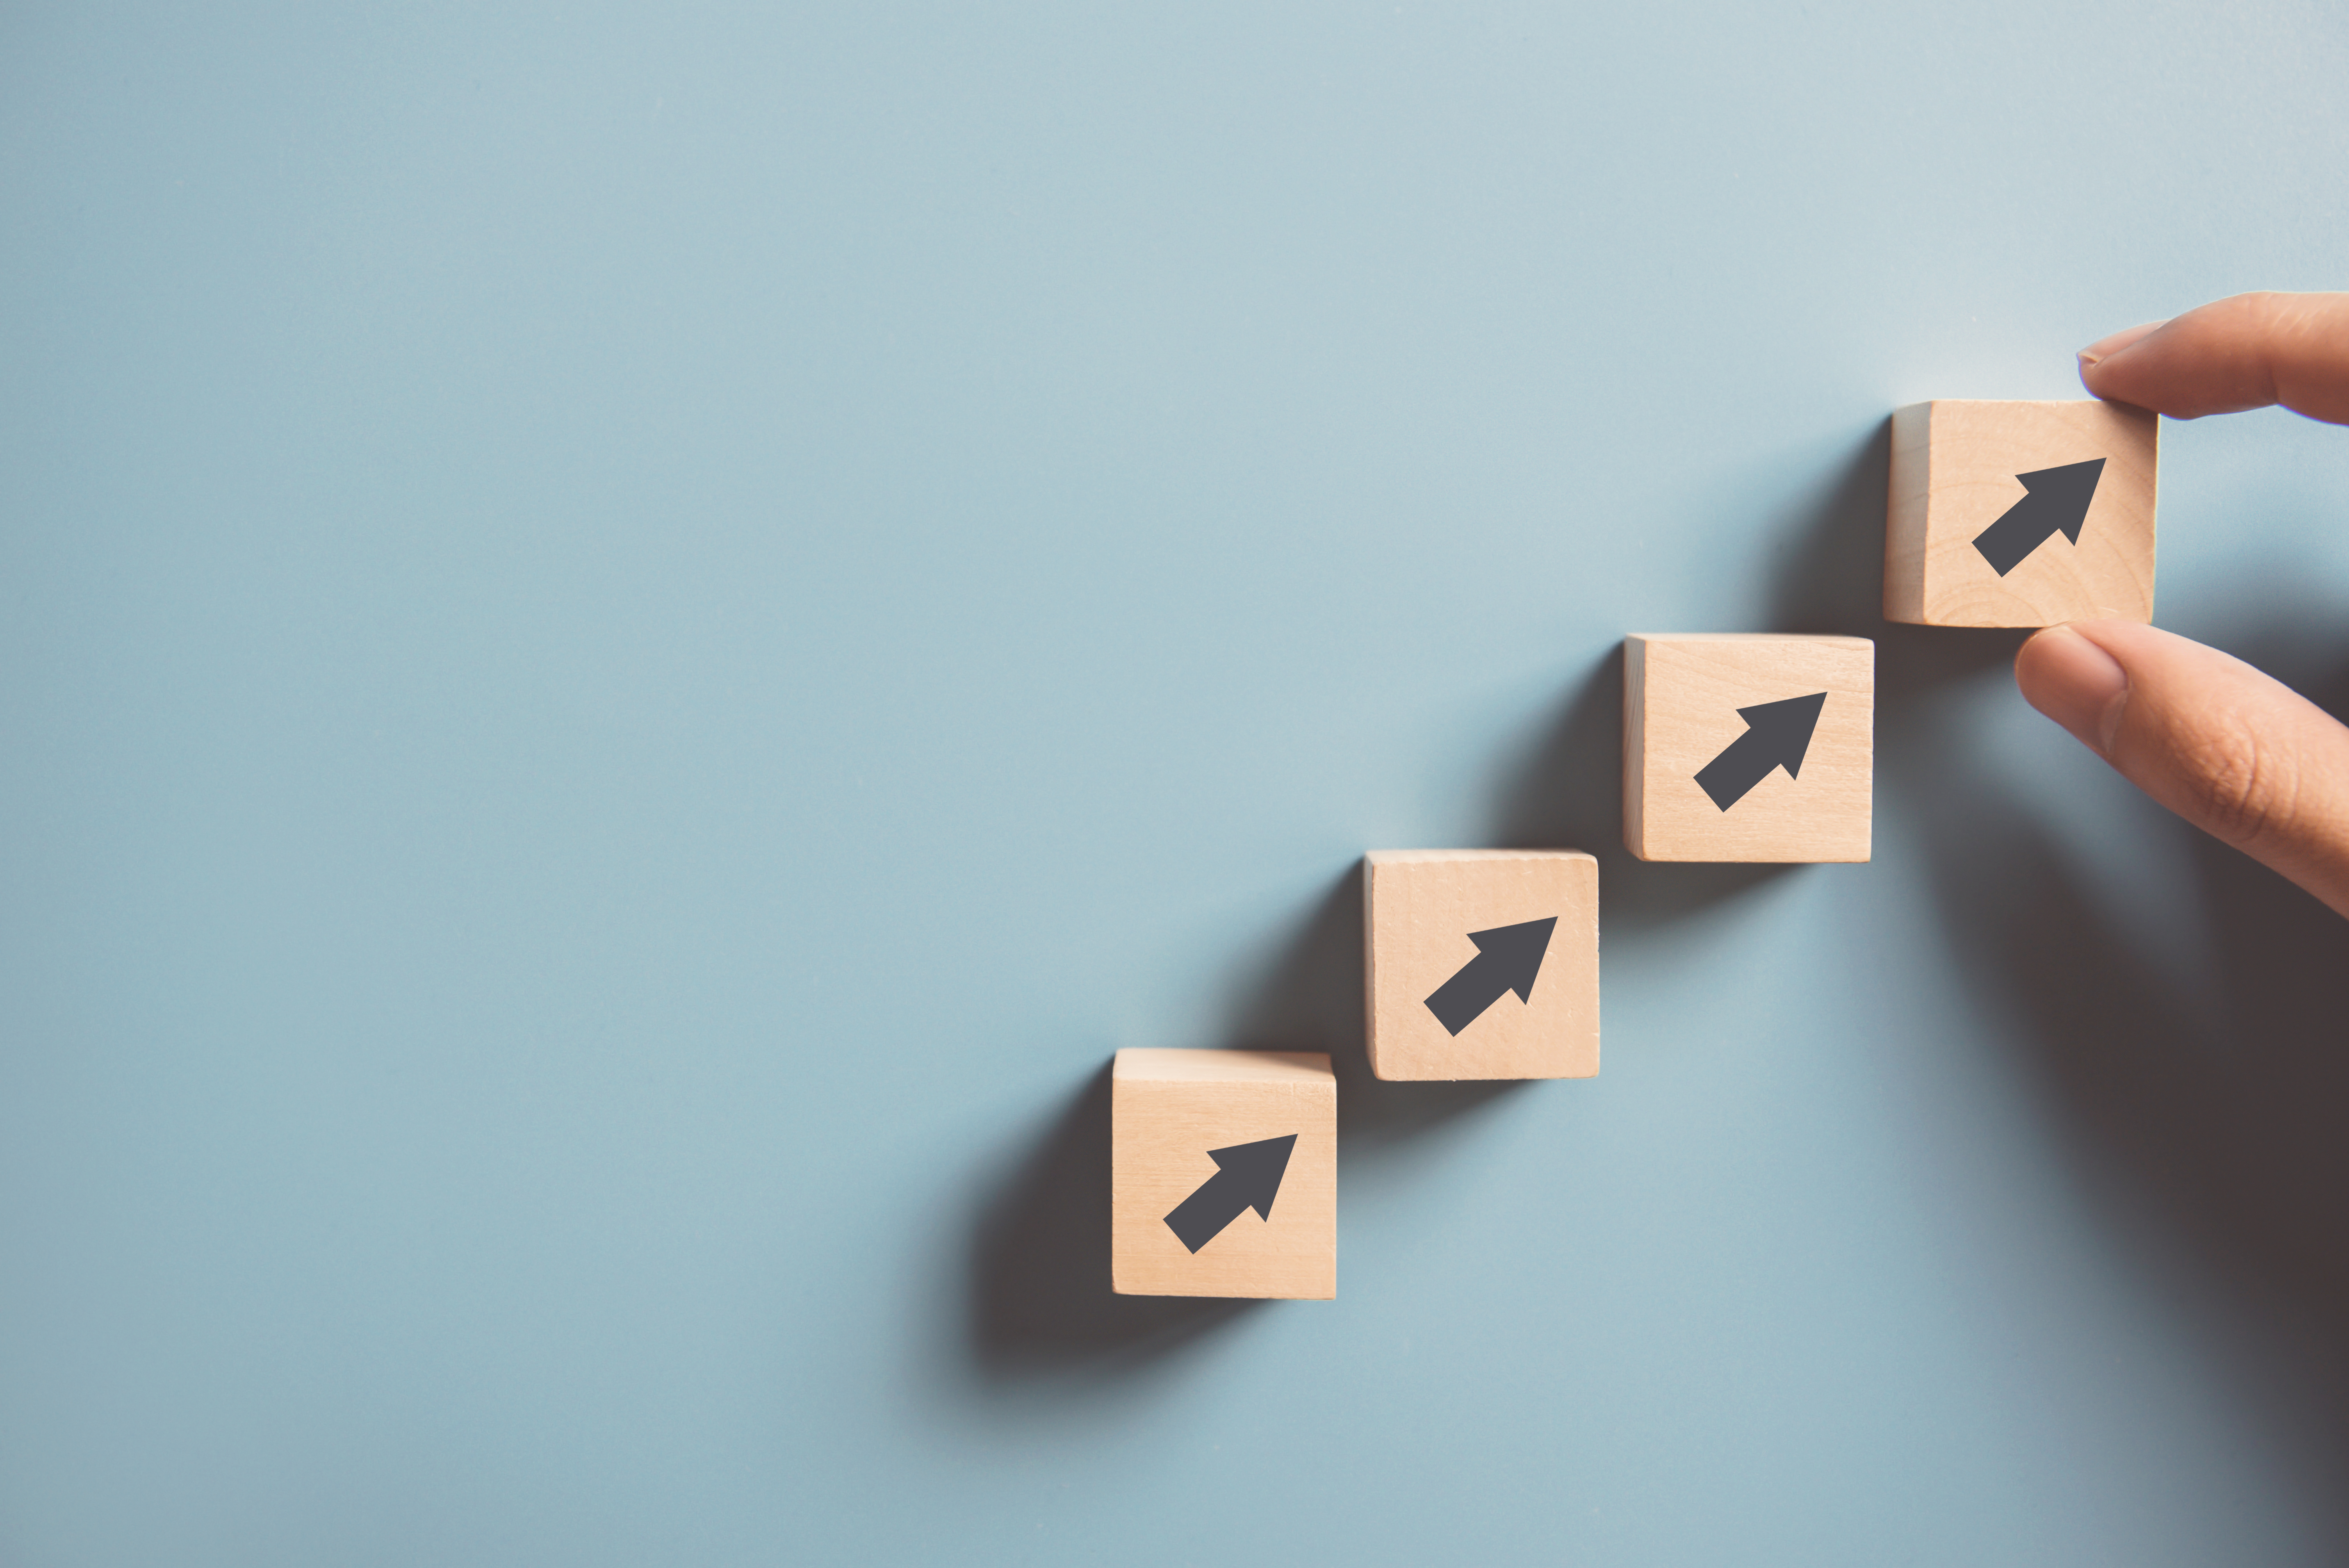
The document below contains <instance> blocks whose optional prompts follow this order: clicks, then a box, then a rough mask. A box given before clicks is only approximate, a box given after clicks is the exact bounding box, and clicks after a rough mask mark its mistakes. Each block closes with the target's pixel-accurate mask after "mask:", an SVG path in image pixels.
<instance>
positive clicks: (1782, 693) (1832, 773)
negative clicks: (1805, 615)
mask: <svg viewBox="0 0 2349 1568" xmlns="http://www.w3.org/2000/svg"><path fill="white" fill-rule="evenodd" d="M1816 692H1824V693H1826V702H1825V703H1824V704H1823V705H1821V707H1820V708H1819V714H1818V723H1817V727H1816V728H1815V729H1814V730H1813V731H1812V734H1811V742H1810V746H1809V748H1808V749H1807V750H1806V752H1805V754H1804V757H1803V764H1802V771H1801V774H1800V776H1799V777H1796V778H1792V779H1790V778H1788V777H1787V776H1786V773H1785V770H1784V769H1773V770H1772V771H1771V772H1770V773H1769V774H1767V775H1766V776H1765V777H1764V779H1762V781H1761V782H1760V783H1759V784H1756V785H1755V786H1754V788H1753V789H1751V790H1750V791H1748V792H1747V793H1746V794H1745V796H1744V798H1743V799H1740V800H1738V801H1737V803H1736V804H1735V805H1733V806H1732V807H1731V808H1730V809H1729V810H1722V809H1721V808H1720V807H1719V806H1716V805H1715V804H1714V803H1713V799H1711V798H1710V797H1709V796H1707V795H1706V794H1705V792H1704V790H1703V789H1701V788H1700V787H1699V786H1698V784H1697V782H1696V775H1697V773H1698V771H1699V770H1700V769H1702V768H1704V767H1705V766H1706V765H1707V764H1708V763H1710V762H1712V761H1713V759H1714V758H1717V757H1719V756H1720V755H1721V754H1722V753H1723V751H1724V750H1726V749H1727V748H1729V747H1730V746H1731V745H1732V744H1733V743H1734V742H1735V741H1737V740H1738V739H1739V738H1740V737H1742V736H1743V735H1744V733H1745V731H1746V728H1747V726H1746V723H1745V721H1744V719H1743V718H1740V717H1738V709H1740V708H1743V707H1754V706H1756V705H1758V704H1762V703H1769V702H1780V701H1784V700H1785V699H1787V698H1789V697H1797V696H1808V695H1810V694H1812V693H1816ZM1875 730H1876V645H1875V644H1873V643H1871V642H1869V641H1868V639H1867V638H1865V637H1828V636H1782V635H1773V634H1758V633H1756V634H1704V633H1692V634H1682V635H1661V634H1639V635H1634V636H1630V637H1626V638H1625V639H1624V640H1623V842H1624V846H1625V847H1626V848H1628V849H1629V850H1630V851H1631V852H1632V853H1633V854H1635V855H1637V856H1639V857H1640V859H1641V860H1643V861H1864V860H1866V859H1868V852H1869V847H1870V845H1869V838H1870V831H1871V826H1872V792H1873V789H1874V772H1875Z"/></svg>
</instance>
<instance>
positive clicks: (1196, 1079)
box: [1110, 1050, 1338, 1301]
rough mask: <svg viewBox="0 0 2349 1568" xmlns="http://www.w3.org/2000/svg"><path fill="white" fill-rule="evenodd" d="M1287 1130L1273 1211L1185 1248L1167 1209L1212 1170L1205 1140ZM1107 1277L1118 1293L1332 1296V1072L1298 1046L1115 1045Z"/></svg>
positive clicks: (1222, 1141) (1246, 1216)
mask: <svg viewBox="0 0 2349 1568" xmlns="http://www.w3.org/2000/svg"><path fill="white" fill-rule="evenodd" d="M1291 1133H1294V1134H1296V1135H1297V1145H1296V1147H1295V1148H1294V1149H1293V1150H1291V1151H1290V1153H1289V1157H1288V1170H1287V1171H1285V1172H1283V1173H1282V1175H1281V1181H1280V1190H1279V1192H1278V1196H1276V1198H1275V1199H1274V1201H1273V1204H1272V1218H1271V1219H1269V1220H1265V1219H1260V1218H1258V1217H1257V1213H1256V1212H1255V1211H1253V1210H1250V1211H1248V1212H1244V1213H1242V1214H1241V1215H1240V1216H1239V1218H1237V1219H1236V1220H1234V1221H1233V1222H1231V1223H1230V1224H1229V1225H1226V1227H1225V1228H1224V1229H1223V1231H1222V1232H1221V1233H1219V1234H1217V1235H1216V1238H1215V1239H1214V1240H1212V1241H1210V1242H1208V1243H1206V1245H1205V1246H1203V1247H1201V1248H1200V1249H1199V1250H1198V1251H1197V1252H1196V1253H1194V1252H1191V1251H1189V1250H1187V1249H1186V1248H1185V1246H1184V1245H1183V1243H1182V1242H1181V1241H1180V1240H1179V1239H1178V1238H1177V1237H1176V1236H1175V1234H1174V1232H1173V1231H1172V1230H1170V1229H1168V1228H1167V1224H1166V1216H1167V1215H1168V1214H1170V1213H1172V1212H1174V1209H1175V1207H1176V1205H1178V1204H1180V1203H1181V1202H1183V1201H1184V1200H1185V1198H1188V1197H1189V1196H1191V1194H1192V1193H1194V1192H1195V1191H1198V1189H1199V1187H1200V1185H1201V1184H1202V1183H1204V1182H1206V1181H1208V1180H1210V1179H1211V1178H1213V1177H1214V1176H1215V1175H1216V1171H1217V1167H1216V1162H1215V1161H1214V1160H1212V1159H1210V1158H1209V1157H1208V1154H1207V1151H1208V1150H1211V1149H1227V1148H1230V1147H1231V1146H1232V1145H1234V1144H1236V1143H1254V1142H1257V1140H1262V1139H1267V1138H1284V1137H1287V1136H1288V1135H1289V1134H1291ZM1110 1285H1111V1288H1112V1290H1114V1291H1116V1292H1117V1293H1118V1294H1119V1295H1221V1296H1263V1297H1279V1298H1287V1299H1291V1300H1310V1301H1328V1300H1331V1299H1333V1298H1334V1297H1335V1296H1336V1295H1337V1294H1338V1079H1337V1076H1336V1075H1335V1074H1334V1073H1332V1072H1331V1071H1330V1058H1329V1057H1327V1056H1324V1055H1321V1054H1319V1053H1317V1052H1308V1051H1178V1050H1123V1051H1120V1052H1118V1053H1117V1061H1116V1065H1115V1066H1114V1067H1113V1068H1112V1069H1111V1074H1110Z"/></svg>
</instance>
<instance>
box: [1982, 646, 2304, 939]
mask: <svg viewBox="0 0 2349 1568" xmlns="http://www.w3.org/2000/svg"><path fill="white" fill-rule="evenodd" d="M2014 684H2015V685H2016V686H2020V687H2022V688H2023V696H2024V698H2025V699H2026V700H2028V701H2029V702H2030V704H2031V706H2032V707H2035V708H2037V709H2038V710H2039V711H2040V712H2042V713H2044V714H2045V715H2046V716H2047V717H2050V718H2052V719H2054V721H2055V722H2056V723H2058V724H2060V725H2062V726H2063V727H2064V728H2065V729H2068V730H2070V731H2071V732H2072V734H2073V735H2074V736H2075V738H2078V739H2079V740H2081V741H2083V742H2084V743H2085V744H2086V745H2087V746H2088V747H2089V748H2092V749H2093V750H2095V753H2096V754H2097V755H2098V756H2100V757H2102V758H2104V759H2105V760H2106V761H2107V762H2109V763H2111V764H2112V765H2113V766H2114V767H2115V768H2116V769H2119V770H2120V772H2121V773H2122V775H2123V776H2124V777H2126V778H2127V779H2128V780H2129V781H2130V782H2131V783H2133V784H2135V785H2136V786H2137V788H2138V789H2142V790H2144V791H2145V792H2146V793H2147V794H2148V795H2150V796H2152V797H2153V798H2154V799H2157V800H2158V801H2160V802H2161V803H2162V804H2163V805H2165V806H2167V807H2168V808H2169V809H2170V810H2173V811H2175V812H2177V813H2178V815H2179V816H2181V817H2183V818H2185V819H2186V820H2188V821H2189V822H2191V823H2193V824H2194V825H2195V826H2196V827H2198V828H2200V829H2202V830H2205V831H2207V832H2209V833H2210V834H2211V835H2212V836H2213V837H2216V838H2218V839H2220V840H2221V841H2224V842H2226V843H2230V844H2232V845H2234V846H2235V847H2236V848H2237V849H2239V850H2241V851H2243V852H2245V853H2246V854H2248V855H2250V856H2251V858H2252V859H2254V860H2256V861H2260V862H2261V863H2262V864H2264V865H2267V866H2270V867H2272V868H2273V869H2274V870H2276V871H2278V872H2282V873H2283V874H2284V875H2285V876H2287V877H2290V878H2291V879H2292V881H2293V882H2298V883H2299V884H2300V885H2301V886H2302V887H2303V888H2306V889H2307V890H2308V891H2309V892H2313V893H2314V894H2315V895H2316V896H2317V897H2318V898H2321V899H2323V901H2324V902H2325V903H2328V904H2331V905H2332V906H2333V909H2335V910H2336V911H2338V912H2340V913H2343V914H2349V728H2344V727H2342V726H2341V725H2340V724H2339V723H2338V722H2336V721H2335V720H2334V719H2333V717H2332V716H2331V715H2329V714H2327V713H2326V712H2325V711H2324V710H2323V708H2321V707H2317V706H2316V705H2315V704H2314V703H2313V702H2311V701H2309V700H2308V699H2307V698H2306V697H2304V696H2301V695H2300V694H2299V693H2298V692H2295V691H2293V690H2292V688H2291V687H2289V686H2285V685H2283V684H2282V682H2281V681H2277V680H2274V679H2272V678H2271V677H2270V676H2264V675H2261V673H2260V672H2259V671H2257V670H2255V669H2253V668H2251V665H2247V664H2245V663H2243V662H2242V660H2240V659H2238V658H2234V657H2231V656H2230V655H2226V654H2222V653H2220V652H2219V651H2218V650H2217V649H2216V648H2206V647H2204V646H2203V645H2201V644H2199V643H2194V642H2189V641H2188V640H2187V639H2186V638H2184V637H2180V636H2178V635H2175V634H2172V633H2168V632H2164V631H2159V630H2157V629H2156V628H2154V627H2152V626H2146V625H2140V624H2137V623H2136V622H2134V621H2083V622H2078V623H2075V624H2072V625H2068V626H2050V627H2049V628H2047V630H2045V631H2044V632H2041V633H2039V634H2037V635H2036V636H2034V637H2033V638H2032V639H2031V640H2030V641H2029V642H2027V643H2025V644H2023V651H2022V652H2021V653H2020V654H2018V655H2015V660H2014Z"/></svg>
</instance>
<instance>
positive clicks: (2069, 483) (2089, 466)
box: [2014, 458, 2105, 544]
mask: <svg viewBox="0 0 2349 1568" xmlns="http://www.w3.org/2000/svg"><path fill="white" fill-rule="evenodd" d="M2104 471H2105V459H2102V458H2091V459H2089V460H2088V461H2086V462H2085V463H2065V464H2064V466H2063V467H2062V468H2059V469H2033V470H2032V471H2031V472H2029V473H2027V474H2017V475H2015V476H2014V477H2015V478H2016V479H2019V480H2022V481H2023V489H2024V490H2028V491H2030V492H2031V499H2032V500H2035V501H2038V502H2041V503H2042V504H2043V505H2044V506H2045V507H2046V508H2047V511H2048V512H2049V513H2050V514H2051V515H2052V516H2053V517H2054V519H2055V520H2056V521H2055V527H2056V528H2057V529H2058V530H2059V531H2061V532H2062V533H2063V535H2064V538H2065V539H2067V540H2069V541H2071V542H2073V543H2074V544H2077V543H2079V542H2080V529H2081V527H2082V525H2083V524H2085V522H2086V521H2088V503H2089V502H2090V501H2092V500H2095V499H2096V480H2099V479H2100V478H2102V477H2103V476H2104Z"/></svg>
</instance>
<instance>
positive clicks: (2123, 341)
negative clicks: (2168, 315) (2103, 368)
mask: <svg viewBox="0 0 2349 1568" xmlns="http://www.w3.org/2000/svg"><path fill="white" fill-rule="evenodd" d="M2168 325H2169V323H2168V320H2166V319H2165V320H2162V321H2146V322H2139V323H2138V324H2137V325H2135V326H2127V327H2123V328H2122V329H2121V330H2120V331H2118V332H2116V333H2114V334H2112V335H2110V336H2108V337H2100V338H2098V339H2096V341H2095V342H2094V343H2092V344H2090V345H2088V346H2087V347H2085V348H2084V349H2082V350H2080V364H2081V366H2083V367H2084V368H2085V367H2086V366H2095V365H2101V364H2103V363H2104V362H2105V361H2106V360H2107V359H2110V358H2111V357H2112V356H2114V355H2116V354H2118V353H2119V352H2121V350H2123V349H2125V348H2128V347H2131V346H2134V345H2136V344H2138V343H2142V342H2144V341H2145V340H2146V339H2147V338H2148V337H2150V336H2152V335H2154V334H2155V333H2157V332H2159V331H2160V330H2161V329H2162V328H2163V327H2165V326H2168Z"/></svg>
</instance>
